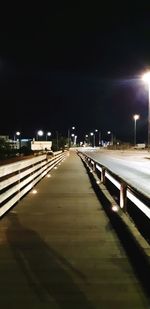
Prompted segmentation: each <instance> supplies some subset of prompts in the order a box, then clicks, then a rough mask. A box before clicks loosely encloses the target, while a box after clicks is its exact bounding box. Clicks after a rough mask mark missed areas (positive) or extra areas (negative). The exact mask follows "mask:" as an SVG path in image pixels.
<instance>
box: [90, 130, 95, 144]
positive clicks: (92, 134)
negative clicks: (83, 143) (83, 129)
mask: <svg viewBox="0 0 150 309" xmlns="http://www.w3.org/2000/svg"><path fill="white" fill-rule="evenodd" d="M90 135H91V136H93V147H95V134H94V133H93V132H91V133H90Z"/></svg>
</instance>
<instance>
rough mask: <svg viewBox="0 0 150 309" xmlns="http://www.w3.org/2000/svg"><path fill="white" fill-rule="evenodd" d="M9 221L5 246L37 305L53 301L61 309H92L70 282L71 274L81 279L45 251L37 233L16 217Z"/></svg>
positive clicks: (45, 247) (52, 253)
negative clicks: (6, 244) (26, 281)
mask: <svg viewBox="0 0 150 309" xmlns="http://www.w3.org/2000/svg"><path fill="white" fill-rule="evenodd" d="M8 218H9V228H8V230H7V239H8V242H9V244H10V246H11V249H12V252H13V254H14V257H15V260H16V261H17V263H18V264H19V266H20V268H21V270H22V272H24V274H25V276H26V278H27V280H28V284H29V285H30V287H31V289H32V290H33V293H36V295H37V297H38V299H39V302H41V303H43V302H44V303H45V302H47V303H48V302H51V301H52V300H54V301H55V302H56V304H57V305H58V306H59V307H60V308H62V309H74V308H78V309H80V308H82V309H84V308H86V309H92V306H91V304H90V303H89V301H88V300H87V298H86V296H85V295H84V293H83V292H82V291H81V290H80V287H79V286H78V285H77V283H76V282H75V281H74V279H73V275H74V274H73V273H76V275H77V276H78V277H80V279H82V280H85V278H84V277H83V275H82V274H81V273H80V272H78V271H77V270H76V269H74V268H73V267H72V265H71V264H69V262H68V261H66V260H65V259H64V258H62V257H61V256H59V255H58V254H57V252H55V251H54V250H53V249H51V248H50V247H48V245H47V244H46V243H45V242H43V240H42V239H41V238H40V237H39V235H38V234H37V233H36V232H34V231H32V230H29V229H26V228H25V227H24V226H23V225H21V223H20V222H19V220H18V217H17V215H16V214H14V213H10V214H9V215H8Z"/></svg>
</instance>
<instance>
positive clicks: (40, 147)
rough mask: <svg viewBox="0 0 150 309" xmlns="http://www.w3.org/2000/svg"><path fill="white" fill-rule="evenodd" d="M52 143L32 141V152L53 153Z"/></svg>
mask: <svg viewBox="0 0 150 309" xmlns="http://www.w3.org/2000/svg"><path fill="white" fill-rule="evenodd" d="M51 147H52V142H51V141H35V140H33V141H31V150H33V151H51Z"/></svg>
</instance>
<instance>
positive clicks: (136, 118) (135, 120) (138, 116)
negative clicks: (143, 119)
mask: <svg viewBox="0 0 150 309" xmlns="http://www.w3.org/2000/svg"><path fill="white" fill-rule="evenodd" d="M139 118H140V115H137V114H135V115H133V119H134V146H136V122H137V120H138V119H139Z"/></svg>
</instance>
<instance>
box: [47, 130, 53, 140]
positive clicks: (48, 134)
mask: <svg viewBox="0 0 150 309" xmlns="http://www.w3.org/2000/svg"><path fill="white" fill-rule="evenodd" d="M51 135H52V134H51V132H47V133H46V141H47V139H48V136H51Z"/></svg>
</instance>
